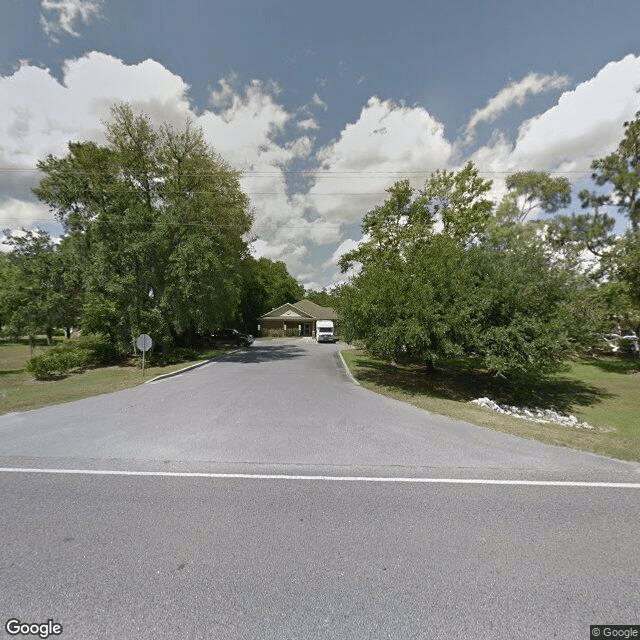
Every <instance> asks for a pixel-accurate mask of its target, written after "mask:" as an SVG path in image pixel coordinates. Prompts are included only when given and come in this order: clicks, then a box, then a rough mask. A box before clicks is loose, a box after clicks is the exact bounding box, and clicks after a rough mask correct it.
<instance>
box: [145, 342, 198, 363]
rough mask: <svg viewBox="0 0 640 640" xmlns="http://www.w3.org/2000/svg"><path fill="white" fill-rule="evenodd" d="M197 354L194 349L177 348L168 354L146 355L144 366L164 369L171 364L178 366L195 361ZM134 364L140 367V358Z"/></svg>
mask: <svg viewBox="0 0 640 640" xmlns="http://www.w3.org/2000/svg"><path fill="white" fill-rule="evenodd" d="M197 359H198V352H197V351H196V350H195V349H188V348H183V347H179V348H176V349H172V350H171V351H169V352H168V353H154V354H151V355H149V354H147V356H146V358H145V366H147V367H166V366H168V365H171V364H179V363H180V362H185V361H187V360H197ZM136 364H137V366H138V367H142V356H140V357H139V358H138V359H137V361H136Z"/></svg>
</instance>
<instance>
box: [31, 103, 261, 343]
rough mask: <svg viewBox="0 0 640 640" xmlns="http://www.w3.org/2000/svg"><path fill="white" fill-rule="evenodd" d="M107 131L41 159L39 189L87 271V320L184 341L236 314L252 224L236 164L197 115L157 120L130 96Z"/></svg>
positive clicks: (72, 255) (114, 330) (98, 328)
mask: <svg viewBox="0 0 640 640" xmlns="http://www.w3.org/2000/svg"><path fill="white" fill-rule="evenodd" d="M105 134H106V139H107V145H106V146H104V147H103V146H99V145H96V144H95V143H93V142H74V143H70V144H69V152H68V154H67V155H66V156H65V157H63V158H56V157H53V156H49V157H47V158H46V159H44V160H42V161H41V162H39V164H38V168H39V169H40V171H41V172H42V173H43V174H44V177H43V179H42V180H41V182H40V184H39V186H38V187H37V189H35V193H36V195H37V196H38V197H39V198H40V199H41V200H42V201H43V202H46V203H47V204H48V205H49V207H50V209H51V210H52V211H53V212H54V213H55V215H56V217H57V219H58V220H59V221H60V222H61V223H62V225H63V227H64V229H65V232H66V237H65V249H67V250H68V251H67V252H68V254H69V260H72V261H73V263H74V265H75V268H76V269H77V271H76V272H78V271H79V272H80V273H81V277H82V288H83V292H84V293H83V307H82V324H83V327H84V328H86V329H88V330H90V331H94V332H100V333H106V334H108V335H110V336H111V337H112V338H113V339H115V340H116V341H118V342H119V343H120V344H122V345H126V344H131V341H132V339H134V338H135V336H136V335H137V334H139V333H143V332H144V333H149V334H153V335H154V336H155V338H156V340H157V341H158V342H159V343H166V344H171V343H173V344H178V343H181V342H183V341H185V340H188V339H189V337H190V336H191V335H193V334H194V333H196V332H201V331H206V330H208V329H211V328H212V327H215V326H218V325H220V324H222V323H224V322H225V321H226V320H227V319H228V318H230V317H235V316H236V315H237V313H238V309H239V305H240V301H241V297H242V275H241V265H242V262H243V260H244V259H245V258H246V256H247V251H248V250H247V244H246V241H245V240H244V239H243V236H244V234H246V233H247V232H248V231H249V230H250V227H251V223H252V216H251V213H250V211H249V201H248V198H247V196H246V195H245V194H244V193H243V192H242V190H241V189H240V185H239V174H238V172H236V171H235V170H233V169H232V168H231V167H230V166H229V165H228V164H227V163H226V162H224V161H223V160H222V159H221V158H220V157H219V156H217V155H216V154H215V153H214V151H213V150H212V149H211V148H210V147H209V146H208V144H207V143H206V142H205V140H204V136H203V134H202V131H200V130H199V129H196V128H194V127H193V126H192V125H191V124H189V123H187V124H186V126H185V127H184V128H183V129H180V130H178V129H175V128H174V127H172V126H170V125H167V124H163V125H161V126H160V127H158V128H155V127H154V126H152V124H151V122H150V120H149V118H148V117H146V116H144V115H142V114H135V113H134V112H133V110H132V108H131V107H130V106H129V105H127V104H120V105H117V106H115V107H114V108H113V109H112V118H111V120H110V121H109V122H108V123H107V124H106V126H105Z"/></svg>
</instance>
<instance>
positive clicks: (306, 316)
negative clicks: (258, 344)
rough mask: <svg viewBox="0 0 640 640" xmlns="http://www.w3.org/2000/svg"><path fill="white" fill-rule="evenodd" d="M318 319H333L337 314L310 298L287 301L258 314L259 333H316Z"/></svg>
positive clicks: (336, 317)
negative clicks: (267, 311)
mask: <svg viewBox="0 0 640 640" xmlns="http://www.w3.org/2000/svg"><path fill="white" fill-rule="evenodd" d="M318 320H333V323H334V324H336V321H337V320H338V315H337V314H336V312H335V310H334V309H332V308H331V307H321V306H320V305H319V304H316V303H315V302H311V300H300V301H299V302H294V303H293V304H291V303H287V304H283V305H282V306H280V307H278V308H277V309H272V310H271V311H269V313H265V314H264V315H262V316H260V318H259V320H258V322H259V324H260V335H273V334H276V335H285V334H286V335H294V336H295V335H300V336H314V337H315V335H316V322H317V321H318Z"/></svg>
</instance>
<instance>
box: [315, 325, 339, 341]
mask: <svg viewBox="0 0 640 640" xmlns="http://www.w3.org/2000/svg"><path fill="white" fill-rule="evenodd" d="M335 341H336V336H335V334H334V332H333V320H318V321H317V322H316V342H335Z"/></svg>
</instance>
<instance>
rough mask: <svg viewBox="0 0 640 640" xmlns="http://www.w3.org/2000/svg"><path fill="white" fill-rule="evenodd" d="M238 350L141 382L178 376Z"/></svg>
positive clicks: (146, 382) (147, 382)
mask: <svg viewBox="0 0 640 640" xmlns="http://www.w3.org/2000/svg"><path fill="white" fill-rule="evenodd" d="M237 351H240V349H234V350H233V351H227V353H223V354H221V355H219V356H216V357H215V358H209V359H208V360H204V361H203V362H196V363H195V364H190V365H189V366H188V367H184V368H183V369H177V370H176V371H171V372H170V373H163V374H161V375H159V376H156V377H155V378H151V380H145V381H144V382H143V383H142V384H149V383H150V382H157V381H158V380H164V379H165V378H173V377H174V376H179V375H180V374H181V373H185V371H191V369H197V368H198V367H204V365H205V364H209V363H210V362H213V361H214V360H217V359H218V358H221V357H222V356H226V355H229V354H231V353H236V352H237Z"/></svg>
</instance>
